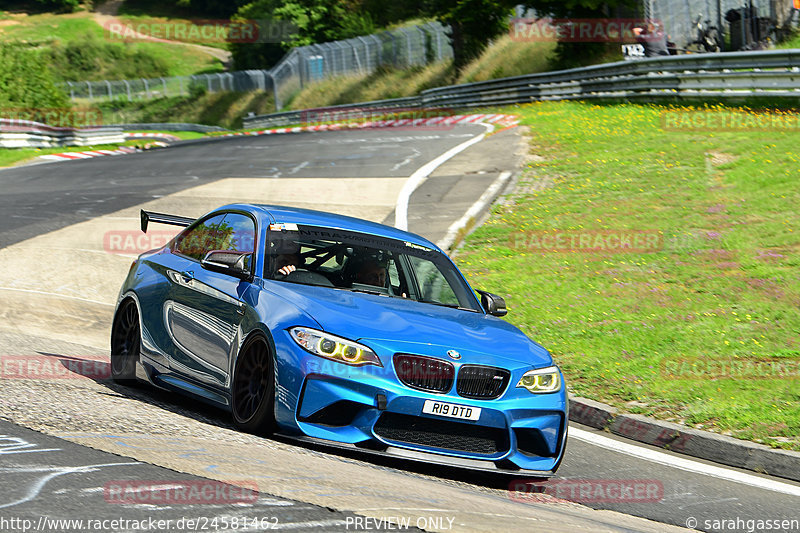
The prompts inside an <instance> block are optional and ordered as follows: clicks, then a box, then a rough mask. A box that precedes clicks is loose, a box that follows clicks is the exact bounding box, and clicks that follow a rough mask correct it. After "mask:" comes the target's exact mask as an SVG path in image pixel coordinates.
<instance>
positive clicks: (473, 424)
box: [111, 204, 568, 477]
mask: <svg viewBox="0 0 800 533" xmlns="http://www.w3.org/2000/svg"><path fill="white" fill-rule="evenodd" d="M151 222H153V223H156V222H157V223H164V224H173V225H178V226H184V227H185V229H184V230H183V231H181V232H180V233H179V234H178V235H177V236H176V237H175V238H174V239H172V240H171V241H170V242H169V243H168V244H167V245H165V246H164V247H163V248H160V249H157V250H152V251H149V252H147V253H144V254H142V255H141V256H139V258H138V259H137V260H136V261H135V262H134V263H133V264H132V265H131V268H130V271H129V273H128V276H127V278H126V279H125V282H124V283H123V285H122V289H121V290H120V293H119V298H118V301H117V307H116V311H115V313H114V320H113V325H112V332H111V368H112V377H113V378H114V379H115V380H116V381H117V382H120V383H131V382H134V381H136V380H142V381H146V382H149V383H151V384H153V385H155V386H157V387H160V388H163V389H167V390H170V391H174V392H178V393H182V394H188V395H190V396H192V397H194V398H197V399H201V400H203V401H206V402H209V403H211V404H214V405H217V406H220V407H222V408H224V409H227V410H229V411H230V412H231V414H232V416H233V420H234V421H235V423H236V425H237V426H238V427H239V428H241V429H242V430H245V431H249V432H254V433H261V434H270V433H274V432H277V433H280V434H282V435H287V436H291V437H294V438H298V439H303V440H314V441H324V442H326V443H328V444H336V445H338V446H347V447H357V448H361V449H363V450H364V451H365V452H366V451H368V452H370V453H381V454H386V455H392V456H397V457H402V458H407V459H414V460H422V461H427V462H433V463H440V464H448V465H454V466H459V467H463V468H475V469H483V470H496V471H505V472H513V473H525V474H528V475H536V476H542V477H546V476H550V475H552V474H553V473H555V471H556V469H557V468H558V465H559V463H560V462H561V458H562V457H563V455H564V449H565V445H566V440H567V410H568V403H567V394H566V389H565V386H564V379H563V376H562V374H561V371H560V370H559V368H558V367H557V366H555V365H554V363H553V359H552V358H551V356H550V354H549V353H548V352H547V350H545V349H544V348H542V347H541V346H539V345H538V344H536V343H535V342H533V341H531V340H530V339H528V338H527V337H526V336H525V335H524V334H523V333H522V332H521V331H520V330H518V329H517V328H516V327H514V326H512V325H511V324H509V323H507V322H505V321H504V320H501V319H499V318H497V317H499V316H502V315H505V313H506V308H505V302H504V300H503V299H502V298H501V297H499V296H497V295H494V294H491V293H488V292H484V291H477V293H478V294H479V297H478V296H477V295H476V293H475V292H473V290H472V289H471V288H470V286H469V285H468V284H467V282H466V280H465V279H464V277H463V275H462V274H461V273H460V272H459V270H458V269H457V268H456V266H455V265H454V264H453V262H452V261H451V260H450V258H449V257H447V255H446V254H445V253H443V252H442V250H440V249H439V248H438V247H437V246H436V245H434V244H433V243H431V242H429V241H427V240H426V239H423V238H422V237H420V236H418V235H415V234H413V233H408V232H405V231H400V230H397V229H394V228H391V227H388V226H384V225H381V224H375V223H372V222H368V221H365V220H360V219H356V218H350V217H345V216H340V215H334V214H331V213H324V212H319V211H310V210H304V209H295V208H288V207H279V206H270V205H249V204H235V205H228V206H224V207H220V208H219V209H216V210H214V211H212V212H210V213H208V214H207V215H204V216H203V217H201V218H199V219H196V220H195V219H190V218H185V217H180V216H174V215H165V214H161V213H152V212H147V211H142V230H143V231H147V227H148V224H149V223H151Z"/></svg>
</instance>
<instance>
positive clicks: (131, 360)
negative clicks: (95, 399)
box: [111, 300, 142, 385]
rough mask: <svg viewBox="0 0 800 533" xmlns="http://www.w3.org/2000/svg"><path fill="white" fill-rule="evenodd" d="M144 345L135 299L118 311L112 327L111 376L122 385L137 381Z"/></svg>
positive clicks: (127, 302)
mask: <svg viewBox="0 0 800 533" xmlns="http://www.w3.org/2000/svg"><path fill="white" fill-rule="evenodd" d="M141 346H142V334H141V327H140V324H139V310H138V309H137V308H136V303H135V302H134V301H133V300H128V301H126V302H125V303H124V304H123V305H122V306H121V307H120V309H119V311H117V315H116V316H115V317H114V324H113V326H112V327H111V378H112V379H113V380H114V381H116V382H117V383H120V384H122V385H132V384H134V383H136V363H138V362H139V353H140V351H141Z"/></svg>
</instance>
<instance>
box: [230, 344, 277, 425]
mask: <svg viewBox="0 0 800 533" xmlns="http://www.w3.org/2000/svg"><path fill="white" fill-rule="evenodd" d="M274 383H275V375H274V366H273V362H272V354H271V353H270V350H269V347H268V346H267V343H266V342H265V341H264V339H263V338H261V337H260V336H255V337H251V338H250V339H248V340H247V342H245V344H244V346H242V349H241V351H240V352H239V358H238V359H237V361H236V370H235V371H234V373H233V382H232V387H231V411H232V413H233V420H234V422H235V424H236V426H237V427H238V428H239V429H241V430H242V431H247V432H248V433H259V434H270V433H272V432H273V431H275V413H274V409H275V386H274Z"/></svg>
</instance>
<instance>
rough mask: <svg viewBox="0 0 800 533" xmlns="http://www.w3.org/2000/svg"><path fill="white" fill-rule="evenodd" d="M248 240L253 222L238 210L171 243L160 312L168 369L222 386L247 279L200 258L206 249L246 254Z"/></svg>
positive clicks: (251, 237) (250, 247)
mask: <svg viewBox="0 0 800 533" xmlns="http://www.w3.org/2000/svg"><path fill="white" fill-rule="evenodd" d="M254 245H255V221H254V219H253V218H251V217H250V216H249V215H247V214H245V213H238V212H228V213H224V215H223V216H222V218H220V217H214V218H212V219H209V221H208V223H206V224H201V225H199V226H197V227H196V228H194V229H193V231H190V232H187V234H186V235H182V236H181V237H180V238H179V239H178V241H177V242H176V246H175V255H176V256H178V257H179V258H180V259H179V260H178V261H176V262H173V267H177V268H171V269H168V270H167V272H166V275H167V277H168V278H169V279H170V283H171V288H170V291H169V296H168V298H167V299H166V301H165V303H164V312H163V317H164V323H165V328H166V329H167V331H168V332H169V335H170V338H171V340H172V343H173V346H172V348H173V349H172V350H171V352H172V353H171V356H172V357H171V361H170V367H171V369H172V370H173V371H174V372H176V373H179V374H182V375H184V376H186V377H189V378H192V379H193V380H196V381H199V382H202V383H204V384H209V385H214V386H218V387H225V386H226V385H227V383H228V377H229V376H228V374H229V370H228V369H229V361H230V359H231V357H232V355H233V353H232V352H233V351H234V350H235V347H236V346H238V334H239V325H240V323H241V320H242V318H243V316H244V312H245V309H246V304H245V303H244V302H243V300H242V297H243V295H244V293H245V292H246V291H247V290H248V289H249V288H250V286H251V284H250V282H249V281H243V280H241V279H239V278H237V277H234V276H231V275H228V274H224V273H220V272H214V271H211V270H207V269H205V268H203V267H202V264H201V261H202V259H203V258H204V257H205V255H206V254H207V253H209V252H211V251H234V252H239V253H248V254H251V258H252V253H253V250H254ZM250 263H252V259H250ZM251 268H252V265H251Z"/></svg>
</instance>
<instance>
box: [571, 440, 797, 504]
mask: <svg viewBox="0 0 800 533" xmlns="http://www.w3.org/2000/svg"><path fill="white" fill-rule="evenodd" d="M569 438H571V439H578V440H582V441H584V442H588V443H589V444H593V445H595V446H599V447H601V448H606V449H608V450H612V451H615V452H619V453H624V454H625V455H630V456H632V457H638V458H639V459H644V460H646V461H651V462H653V463H658V464H662V465H665V466H670V467H673V468H677V469H679V470H685V471H687V472H695V473H697V474H703V475H705V476H711V477H716V478H719V479H725V480H727V481H733V482H734V483H741V484H743V485H750V486H751V487H758V488H760V489H766V490H771V491H773V492H780V493H783V494H790V495H792V496H800V487H799V486H796V485H790V484H788V483H781V482H780V481H773V480H771V479H765V478H761V477H757V476H752V475H750V474H745V473H743V472H737V471H735V470H729V469H727V468H722V467H719V466H714V465H707V464H705V463H699V462H697V461H692V460H691V459H684V458H683V457H676V456H674V455H669V454H666V453H664V452H659V451H657V450H651V449H650V448H643V447H641V446H634V445H633V444H629V443H627V442H622V441H619V440H615V439H610V438H608V437H604V436H602V435H598V434H597V433H593V432H589V431H585V430H582V429H578V428H575V427H572V426H570V428H569Z"/></svg>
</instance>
